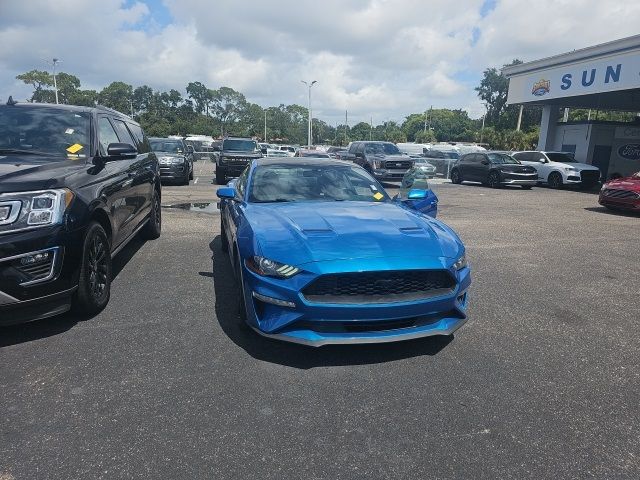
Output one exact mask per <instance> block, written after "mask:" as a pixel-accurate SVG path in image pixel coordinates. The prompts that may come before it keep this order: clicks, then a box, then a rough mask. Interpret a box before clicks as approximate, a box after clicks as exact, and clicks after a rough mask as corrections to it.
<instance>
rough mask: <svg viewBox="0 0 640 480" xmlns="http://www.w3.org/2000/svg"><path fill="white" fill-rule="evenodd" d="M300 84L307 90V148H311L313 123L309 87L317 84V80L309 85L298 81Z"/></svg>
mask: <svg viewBox="0 0 640 480" xmlns="http://www.w3.org/2000/svg"><path fill="white" fill-rule="evenodd" d="M300 81H301V82H302V83H304V84H305V85H306V86H307V88H308V89H309V108H308V113H309V120H308V122H307V147H309V148H311V141H312V135H313V123H312V122H313V121H312V119H311V115H312V113H311V87H313V86H314V85H315V84H316V83H318V81H317V80H314V81H313V82H311V83H308V82H305V81H304V80H300Z"/></svg>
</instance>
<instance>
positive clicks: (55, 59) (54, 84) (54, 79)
mask: <svg viewBox="0 0 640 480" xmlns="http://www.w3.org/2000/svg"><path fill="white" fill-rule="evenodd" d="M58 62H59V60H58V59H57V58H54V59H53V90H54V91H55V92H56V104H58V82H57V80H56V63H58Z"/></svg>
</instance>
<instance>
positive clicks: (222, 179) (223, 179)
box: [216, 168, 227, 185]
mask: <svg viewBox="0 0 640 480" xmlns="http://www.w3.org/2000/svg"><path fill="white" fill-rule="evenodd" d="M216 183H217V184H218V185H226V184H227V174H226V173H225V171H224V170H222V171H220V170H219V169H217V168H216Z"/></svg>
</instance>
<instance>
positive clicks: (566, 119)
mask: <svg viewBox="0 0 640 480" xmlns="http://www.w3.org/2000/svg"><path fill="white" fill-rule="evenodd" d="M562 121H563V122H564V123H567V122H568V121H569V109H568V108H566V107H565V109H564V114H563V115H562Z"/></svg>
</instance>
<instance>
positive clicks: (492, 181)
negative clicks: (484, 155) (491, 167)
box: [487, 172, 501, 188]
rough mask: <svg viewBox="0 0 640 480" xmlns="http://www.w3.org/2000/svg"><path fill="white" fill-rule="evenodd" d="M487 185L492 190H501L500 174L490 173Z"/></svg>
mask: <svg viewBox="0 0 640 480" xmlns="http://www.w3.org/2000/svg"><path fill="white" fill-rule="evenodd" d="M487 183H488V184H489V186H490V187H491V188H500V187H501V184H500V174H499V173H498V172H489V178H487Z"/></svg>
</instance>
